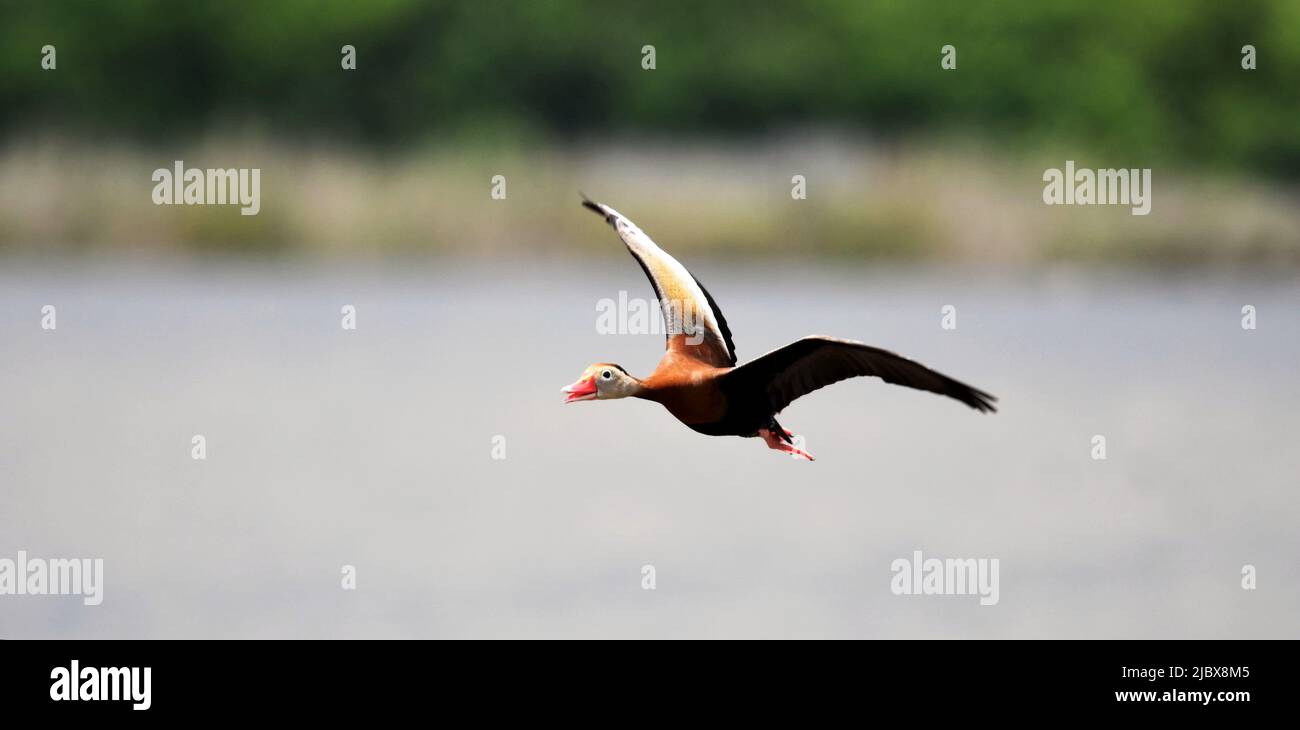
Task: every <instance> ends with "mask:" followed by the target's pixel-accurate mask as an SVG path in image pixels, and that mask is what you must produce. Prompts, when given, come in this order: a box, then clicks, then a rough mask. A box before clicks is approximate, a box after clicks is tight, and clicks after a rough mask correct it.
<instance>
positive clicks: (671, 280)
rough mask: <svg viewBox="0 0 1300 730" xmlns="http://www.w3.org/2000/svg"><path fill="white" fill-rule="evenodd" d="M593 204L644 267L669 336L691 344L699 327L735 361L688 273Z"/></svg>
mask: <svg viewBox="0 0 1300 730" xmlns="http://www.w3.org/2000/svg"><path fill="white" fill-rule="evenodd" d="M595 205H596V206H597V207H598V208H599V209H600V211H601V212H602V213H604V214H605V216H606V218H607V219H608V220H609V222H610V223H611V224H612V225H613V226H614V230H615V231H616V232H617V233H618V237H619V238H621V239H623V243H624V244H626V245H627V247H628V250H629V251H631V252H632V255H633V256H636V258H637V260H638V261H640V262H641V264H642V266H644V267H645V269H646V274H647V275H648V276H649V277H650V278H651V280H652V282H653V283H654V285H655V289H656V290H657V291H656V294H657V295H658V296H659V299H660V302H659V306H660V309H661V310H662V311H663V315H664V325H665V327H666V329H667V332H668V334H669V335H670V336H671V335H678V334H680V335H685V336H686V337H687V338H688V341H690V340H691V336H692V335H697V332H696V329H695V326H696V325H698V326H700V327H702V329H703V332H702V334H703V336H704V339H705V340H708V341H709V344H710V345H712V346H714V347H716V348H717V349H718V350H719V351H720V352H721V353H723V354H724V355H726V357H727V359H729V360H732V361H734V360H735V353H733V352H732V351H731V349H730V348H729V347H727V340H726V337H724V336H723V333H722V328H721V327H719V326H718V316H717V313H715V312H714V311H713V308H712V307H710V306H709V298H708V297H707V296H705V294H704V290H703V289H701V288H700V285H699V284H697V283H696V282H695V277H694V276H691V272H689V271H687V270H686V267H685V266H682V264H681V262H679V261H678V260H677V259H675V258H673V257H672V256H670V255H668V253H667V252H666V251H664V250H663V249H662V248H659V246H658V245H657V244H656V243H655V242H654V241H653V240H651V238H650V237H649V236H647V235H646V234H645V232H644V231H642V230H641V229H640V228H638V227H637V226H636V224H635V223H633V222H632V221H631V220H628V218H627V216H624V215H623V214H622V213H619V212H618V211H617V210H614V209H613V208H611V207H609V206H608V205H603V204H601V203H595ZM697 336H698V335H697Z"/></svg>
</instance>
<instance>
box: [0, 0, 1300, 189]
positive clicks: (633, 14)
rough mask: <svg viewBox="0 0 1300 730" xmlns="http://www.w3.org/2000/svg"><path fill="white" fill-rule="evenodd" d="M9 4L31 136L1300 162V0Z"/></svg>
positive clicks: (5, 95) (6, 80)
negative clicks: (575, 141)
mask: <svg viewBox="0 0 1300 730" xmlns="http://www.w3.org/2000/svg"><path fill="white" fill-rule="evenodd" d="M2 18H3V22H0V131H3V132H6V133H10V134H12V133H18V132H26V131H29V130H30V128H32V127H33V126H39V127H40V128H43V129H54V130H65V129H66V130H68V131H71V132H75V133H79V134H91V135H94V134H102V135H106V136H113V137H120V136H123V135H125V136H128V137H131V138H135V139H139V140H144V141H149V142H162V143H166V142H167V141H169V140H175V139H180V138H186V137H190V136H193V135H200V134H204V133H208V132H211V131H213V130H227V129H229V128H230V127H231V126H232V125H233V126H235V127H236V128H239V127H240V126H241V125H248V124H251V125H254V126H255V127H257V128H258V129H265V130H267V131H270V132H272V133H275V134H279V135H283V136H288V137H295V138H296V137H302V136H306V137H327V138H331V139H336V140H344V141H348V142H355V143H362V144H367V145H373V146H375V147H378V148H384V147H394V148H403V149H404V148H405V146H406V145H408V144H409V143H412V142H418V141H420V140H422V139H425V138H436V137H442V136H447V135H465V134H474V133H480V134H484V135H495V136H497V137H511V136H513V135H514V134H515V133H516V131H518V132H519V133H530V132H532V133H541V134H546V135H550V136H553V137H556V138H558V139H562V140H563V139H572V138H576V137H581V136H585V135H605V134H610V133H623V132H627V133H638V134H641V133H645V134H658V135H676V134H679V133H692V134H694V133H703V134H713V135H723V134H725V135H737V134H755V135H757V134H762V133H764V132H766V131H769V130H773V129H778V128H783V127H788V126H798V125H829V126H834V127H843V128H850V129H863V130H867V131H870V132H871V133H875V134H882V135H886V136H899V135H907V134H911V133H913V132H922V133H924V132H936V133H942V134H958V135H969V134H978V135H981V136H987V137H991V138H994V139H1000V140H1002V142H1003V143H1004V144H1005V145H1007V146H1009V147H1011V148H1024V149H1026V150H1028V151H1036V150H1039V149H1041V148H1043V147H1045V146H1051V145H1060V144H1061V143H1062V142H1066V143H1069V144H1071V145H1075V146H1074V147H1071V149H1077V151H1078V152H1079V153H1095V154H1097V155H1100V156H1101V160H1100V161H1099V163H1098V164H1102V163H1103V162H1104V164H1106V165H1112V164H1115V165H1126V164H1128V165H1133V166H1138V165H1139V163H1141V166H1149V165H1150V164H1152V163H1157V162H1173V163H1175V164H1179V165H1187V166H1192V167H1207V168H1218V169H1222V170H1226V171H1234V172H1245V173H1263V174H1268V175H1271V176H1275V177H1283V178H1290V179H1298V178H1300V134H1297V132H1296V124H1297V121H1300V91H1298V90H1300V2H1296V1H1295V0H1238V1H1237V2H1231V3H1229V2H1222V1H1221V0H1181V1H1175V0H1169V1H1167V2H1162V1H1158V0H1152V1H1150V2H1131V1H1124V2H1119V1H1115V0H1054V1H1053V2H1043V1H1042V0H1024V1H1023V2H1011V1H1009V0H1007V1H1002V2H993V1H980V0H954V1H951V2H934V1H924V2H922V1H919V0H911V1H908V0H818V1H816V2H810V3H784V2H782V3H754V2H740V1H736V0H725V1H724V0H708V1H706V2H698V1H697V2H689V3H688V2H656V3H646V2H627V3H595V2H591V3H580V2H572V1H562V0H534V1H525V0H519V1H517V2H500V1H482V2H455V3H451V2H428V0H380V1H378V2H356V1H349V2H339V1H336V0H278V1H273V2H265V3H217V2H182V3H177V2H162V1H160V0H135V1H132V0H124V1H123V2H113V3H102V2H22V3H19V2H9V3H7V4H6V5H5V6H4V10H3V11H2ZM46 43H51V44H54V45H56V46H57V48H58V70H57V71H55V72H45V71H42V70H41V69H40V66H39V60H40V48H41V46H42V45H44V44H46ZM1247 43H1249V44H1253V45H1254V46H1255V47H1256V48H1257V49H1258V69H1257V70H1254V71H1245V70H1243V69H1242V68H1241V47H1242V46H1243V45H1245V44H1247ZM344 44H351V45H353V46H355V47H356V48H357V52H358V68H357V70H356V71H343V70H341V69H340V67H339V59H340V55H339V49H340V47H341V46H343V45H344ZM646 44H653V45H654V46H655V47H656V50H657V59H656V61H657V68H656V69H655V70H653V71H646V70H643V69H642V68H641V64H640V61H641V48H642V46H644V45H646ZM945 44H952V45H953V46H955V47H956V48H957V52H958V67H957V69H956V70H954V71H941V70H940V67H939V61H940V50H939V49H940V48H941V47H942V46H943V45H945Z"/></svg>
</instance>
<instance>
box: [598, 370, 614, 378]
mask: <svg viewBox="0 0 1300 730" xmlns="http://www.w3.org/2000/svg"><path fill="white" fill-rule="evenodd" d="M600 377H602V378H604V379H605V380H609V379H610V378H612V377H614V374H613V373H611V372H610V371H608V370H606V371H605V372H603V373H601V374H600Z"/></svg>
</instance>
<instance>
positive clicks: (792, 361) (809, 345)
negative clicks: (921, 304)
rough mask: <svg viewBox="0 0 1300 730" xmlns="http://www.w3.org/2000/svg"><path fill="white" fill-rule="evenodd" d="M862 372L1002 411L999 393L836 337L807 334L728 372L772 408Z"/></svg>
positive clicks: (736, 386) (736, 389) (738, 389)
mask: <svg viewBox="0 0 1300 730" xmlns="http://www.w3.org/2000/svg"><path fill="white" fill-rule="evenodd" d="M859 376H875V377H878V378H880V379H881V380H883V381H885V382H886V383H891V384H893V385H902V386H906V387H908V388H916V389H917V390H925V391H929V392H931V393H937V394H939V395H946V396H948V397H949V398H955V399H956V400H959V401H961V402H962V403H965V404H966V405H968V406H970V407H971V408H974V409H975V410H977V411H980V412H981V413H985V412H997V408H996V407H995V406H994V405H993V403H994V401H996V400H997V398H995V397H994V396H992V395H989V394H988V393H985V392H984V391H982V390H979V389H977V388H972V387H971V386H969V385H966V384H965V383H962V382H960V381H957V380H953V379H952V378H950V377H948V376H947V375H944V374H943V373H940V372H936V371H934V370H931V369H929V368H927V367H926V366H924V365H922V364H920V363H918V362H915V361H913V360H909V359H907V358H905V357H903V356H902V355H896V354H894V353H892V352H890V351H888V350H882V349H880V348H878V347H872V346H870V345H865V344H863V343H861V342H852V341H850V340H838V339H833V338H830V337H805V338H804V339H802V340H799V341H797V342H793V343H791V344H789V345H786V346H785V347H782V348H780V349H778V350H773V351H772V352H769V353H767V354H766V355H764V356H762V357H760V358H758V359H757V360H754V361H752V362H747V363H745V364H744V365H741V366H740V367H738V368H736V369H734V370H732V371H731V372H729V373H727V374H726V375H725V376H723V377H724V379H725V380H726V381H727V382H726V385H727V387H728V389H729V390H730V391H732V392H733V393H737V394H741V395H743V396H747V397H759V398H766V399H767V401H768V405H769V406H770V407H771V409H772V410H771V412H772V413H780V412H781V410H783V409H784V408H785V407H786V406H788V405H790V403H792V402H793V401H794V400H795V399H797V398H800V397H802V396H805V395H807V394H809V393H811V392H813V391H814V390H817V389H819V388H824V387H826V386H828V385H830V384H832V383H838V382H839V381H841V380H845V379H848V378H854V377H859Z"/></svg>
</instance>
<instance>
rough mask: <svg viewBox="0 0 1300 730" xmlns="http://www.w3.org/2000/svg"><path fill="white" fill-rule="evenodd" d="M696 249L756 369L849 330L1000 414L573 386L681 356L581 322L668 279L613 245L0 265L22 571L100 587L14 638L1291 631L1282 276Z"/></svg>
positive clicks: (1291, 392) (903, 393) (1292, 367)
mask: <svg viewBox="0 0 1300 730" xmlns="http://www.w3.org/2000/svg"><path fill="white" fill-rule="evenodd" d="M687 263H688V265H690V266H691V267H692V269H693V270H694V271H695V273H696V274H697V275H698V276H699V278H700V279H701V280H702V281H704V282H705V283H706V284H707V285H708V287H709V289H710V290H711V291H712V293H713V294H714V295H715V296H716V298H717V300H718V302H719V304H720V305H721V307H722V308H723V310H724V312H725V314H726V316H727V319H728V320H729V322H730V323H731V325H732V329H733V330H734V333H735V340H736V346H737V350H738V352H739V355H740V357H741V359H742V360H747V359H749V358H752V357H755V356H757V355H759V354H761V353H763V352H766V351H767V350H769V349H772V348H774V347H777V346H780V345H782V344H785V343H787V342H788V341H790V340H793V339H795V338H797V337H800V336H802V335H805V334H812V333H823V334H833V335H838V336H843V337H850V338H855V339H861V340H864V341H866V342H869V343H873V344H877V345H880V346H884V347H887V348H891V349H894V350H897V351H899V352H901V353H903V354H906V355H908V356H911V357H914V358H916V359H919V360H920V361H922V362H925V363H927V364H929V365H931V366H933V367H935V368H937V369H940V370H942V371H944V372H946V373H948V374H950V375H953V376H954V377H957V378H959V379H962V380H965V381H967V382H970V383H972V384H974V385H976V386H978V387H981V388H984V389H986V390H989V391H991V392H992V393H995V394H996V395H998V396H1000V397H1001V399H1002V400H1001V406H1002V412H1001V413H999V414H997V415H994V416H980V415H978V414H976V413H974V412H973V411H970V410H968V409H966V408H964V407H962V406H960V405H959V404H956V403H955V402H952V401H948V400H945V399H941V398H938V397H935V396H932V395H929V394H923V393H918V392H914V391H908V390H905V389H901V388H895V387H888V386H885V385H883V384H881V383H879V382H878V381H874V380H865V379H864V380H856V381H851V382H849V383H844V384H840V385H838V386H835V387H833V388H831V389H828V390H824V391H820V392H818V393H815V394H813V395H812V396H809V397H807V398H805V399H803V400H800V401H798V402H796V403H795V404H794V405H792V406H791V407H790V408H789V409H787V411H786V414H785V416H784V417H783V418H782V419H781V420H782V422H783V423H784V424H785V425H786V426H787V427H790V428H792V429H793V430H795V431H796V432H798V433H801V434H803V435H804V436H805V437H806V438H807V446H808V448H809V449H810V450H811V451H812V452H814V453H815V454H816V455H817V456H818V461H817V462H816V463H813V464H807V463H802V462H796V461H793V460H790V459H788V458H785V457H782V456H779V455H777V454H776V453H775V452H771V451H768V450H767V449H765V448H764V447H763V445H762V444H761V443H760V442H758V441H757V440H753V439H734V438H730V439H717V438H709V437H705V436H701V435H698V434H695V433H693V432H691V431H689V430H687V429H686V428H684V427H682V426H680V425H679V424H677V423H676V422H675V421H674V420H672V419H671V417H669V416H668V414H667V413H665V412H663V411H662V409H660V408H659V407H658V406H656V405H654V404H650V403H644V402H618V403H582V404H577V405H571V406H563V405H561V403H560V400H561V395H560V393H559V387H560V386H561V385H563V384H565V383H568V382H571V381H572V380H573V379H574V378H575V377H576V376H577V375H578V374H579V373H580V372H581V371H582V369H583V368H584V367H585V366H586V365H587V364H589V363H591V362H593V361H598V360H612V361H615V362H619V363H621V364H623V365H624V366H625V367H626V368H627V369H628V370H629V371H631V372H633V373H635V374H641V375H644V374H647V373H648V372H649V371H650V370H651V369H652V368H653V366H654V364H655V362H656V361H657V359H658V357H659V354H660V352H661V349H662V338H661V337H660V336H658V335H641V336H631V335H629V336H601V335H598V334H597V333H596V330H595V320H596V302H597V300H599V299H601V298H603V297H610V298H617V296H618V292H619V290H621V289H622V290H627V291H628V292H629V294H630V295H631V296H634V297H647V296H649V287H648V285H647V284H646V283H645V281H644V280H643V278H642V275H641V272H640V271H639V270H638V269H637V267H636V265H635V264H634V263H633V262H632V261H630V260H627V259H626V258H625V257H623V256H621V254H620V255H618V256H614V255H611V256H605V257H597V258H595V259H594V260H586V259H581V258H571V259H559V260H549V261H542V260H517V261H512V262H507V263H503V262H500V261H489V260H432V261H430V260H422V261H418V262H401V263H387V264H372V263H367V264H361V263H356V264H351V263H331V264H303V263H270V264H268V263H267V262H256V263H254V262H238V261H233V262H232V261H218V260H210V261H193V260H190V261H173V262H167V261H159V260H152V259H150V260H135V261H132V260H126V261H122V260H118V261H117V262H115V263H108V262H104V261H99V260H93V259H91V260H68V261H55V262H41V261H37V260H12V259H11V260H5V261H2V262H0V343H2V344H0V412H2V413H3V418H0V444H2V445H3V447H2V448H0V557H9V558H13V557H15V555H16V553H17V551H18V550H26V551H27V552H28V553H29V555H31V556H34V557H83V556H84V557H102V558H104V560H105V572H106V577H105V580H106V587H105V593H104V602H103V605H101V606H99V607H94V608H91V607H85V606H83V605H82V604H81V602H80V601H79V600H77V599H73V598H53V597H48V598H36V597H13V596H0V636H3V637H5V638H23V637H102V638H108V637H276V636H290V637H462V636H473V637H524V636H527V637H589V636H633V637H741V636H763V637H983V638H993V637H1150V636H1154V637H1289V638H1300V629H1298V628H1297V627H1298V626H1300V624H1298V623H1297V620H1296V617H1297V616H1300V587H1298V586H1300V566H1298V564H1297V556H1300V532H1298V531H1297V530H1296V525H1297V524H1300V499H1297V496H1296V489H1297V486H1298V485H1297V481H1298V479H1297V475H1300V450H1298V449H1296V447H1295V440H1296V436H1297V434H1298V433H1300V378H1297V374H1296V372H1297V363H1298V362H1300V319H1298V318H1297V317H1296V313H1297V312H1300V287H1297V286H1296V284H1297V282H1296V281H1295V279H1294V275H1289V277H1281V276H1273V275H1269V274H1267V273H1262V272H1257V273H1253V274H1249V273H1248V274H1222V273H1219V274H1188V275H1181V276H1169V275H1161V276H1157V275H1155V274H1154V273H1152V274H1143V273H1134V272H1131V271H1130V272H1126V273H1120V272H1117V271H1106V270H1087V269H1035V270H1019V271H1015V272H999V271H992V270H983V271H981V270H969V269H943V268H901V269H900V268H879V267H861V268H856V267H845V266H841V267H832V266H824V265H820V266H819V265H811V264H810V265H803V264H788V265H779V264H772V263H768V264H764V265H761V266H757V265H756V266H745V265H737V264H735V263H728V262H722V261H716V260H715V261H708V260H704V261H698V262H696V261H688V262H687ZM46 304H53V305H55V306H56V307H57V312H58V314H57V316H58V329H57V330H56V331H53V332H45V331H42V330H41V329H40V326H39V323H40V310H41V307H42V306H43V305H46ZM347 304H352V305H355V306H356V307H357V322H358V327H357V329H356V330H355V331H344V330H343V329H342V328H341V327H340V318H341V315H340V308H341V307H342V306H344V305H347ZM946 304H952V305H954V306H955V307H956V308H957V322H958V327H957V329H956V330H955V331H946V330H944V329H942V328H941V327H940V309H941V307H942V306H943V305H946ZM1247 304H1249V305H1253V306H1255V307H1256V308H1257V311H1258V321H1259V328H1258V329H1257V330H1254V331H1246V330H1243V329H1242V328H1241V326H1240V320H1241V307H1242V306H1243V305H1247ZM195 434H202V435H204V436H205V437H206V438H207V448H208V458H207V460H206V461H195V460H192V459H191V458H190V449H191V442H190V439H191V437H192V436H193V435H195ZM1095 434H1102V435H1105V436H1106V438H1107V440H1108V442H1107V447H1108V448H1107V451H1108V458H1107V459H1106V460H1105V461H1094V460H1093V459H1091V458H1090V452H1091V448H1092V445H1091V439H1092V437H1093V436H1094V435H1095ZM497 435H500V436H504V437H505V439H506V449H507V450H506V455H507V458H506V459H505V460H502V461H496V460H493V459H492V458H491V450H492V445H493V442H492V439H493V437H494V436H497ZM915 549H920V550H923V551H924V552H925V554H926V556H927V557H996V558H998V559H1000V561H1001V586H1000V589H1001V590H1000V602H999V603H998V604H997V605H996V606H990V607H981V606H980V605H979V604H978V602H977V601H976V600H975V599H974V598H935V597H928V598H921V597H898V596H894V595H892V594H891V592H890V590H889V583H890V577H891V573H890V571H889V566H890V563H891V561H892V560H894V559H895V558H899V557H908V556H910V555H911V551H913V550H915ZM646 564H653V565H654V566H655V567H656V570H657V589H656V590H654V591H644V590H642V589H641V568H642V566H643V565H646ZM1245 564H1251V565H1254V566H1256V568H1257V570H1258V576H1259V577H1258V585H1259V587H1258V589H1257V590H1255V591H1244V590H1242V588H1241V586H1240V571H1241V568H1242V566H1243V565H1245ZM344 565H354V566H356V569H357V589H356V590H355V591H344V590H342V589H341V588H340V579H341V575H340V571H341V567H342V566H344Z"/></svg>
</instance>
